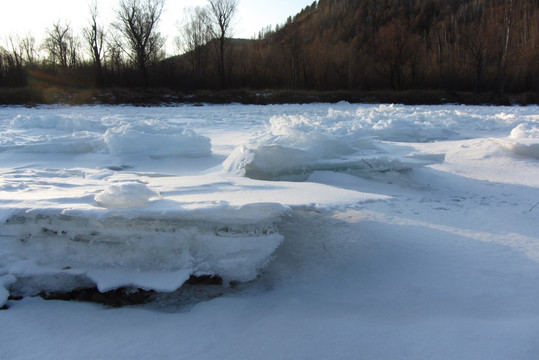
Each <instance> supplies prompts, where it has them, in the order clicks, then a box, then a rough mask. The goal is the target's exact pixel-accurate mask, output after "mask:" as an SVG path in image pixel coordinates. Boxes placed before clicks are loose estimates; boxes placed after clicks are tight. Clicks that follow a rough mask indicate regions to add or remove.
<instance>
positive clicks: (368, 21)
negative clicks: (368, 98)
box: [231, 0, 539, 92]
mask: <svg viewBox="0 0 539 360" xmlns="http://www.w3.org/2000/svg"><path fill="white" fill-rule="evenodd" d="M238 52H240V51H238ZM241 52H242V54H241V56H238V57H236V58H235V60H234V61H233V67H232V68H231V71H232V77H231V79H233V80H234V81H235V82H236V84H237V85H241V86H255V87H256V86H258V87H283V86H284V87H292V88H296V87H297V88H314V89H358V90H374V89H393V90H402V89H444V90H464V91H499V92H503V91H512V92H520V91H538V90H539V1H537V0H320V1H319V2H318V3H317V2H314V3H313V4H312V5H311V6H308V7H307V8H305V9H304V10H303V11H302V12H300V13H299V14H297V15H296V16H295V17H293V18H292V17H290V18H289V19H288V21H287V23H286V24H285V25H284V26H282V27H277V29H275V30H274V31H269V32H267V33H266V34H261V36H260V38H259V40H257V41H254V42H251V43H250V44H246V45H245V46H244V48H243V49H242V50H241ZM242 74H243V76H242Z"/></svg>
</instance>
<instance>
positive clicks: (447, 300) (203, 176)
mask: <svg viewBox="0 0 539 360" xmlns="http://www.w3.org/2000/svg"><path fill="white" fill-rule="evenodd" d="M538 159H539V108H538V107H534V106H531V107H467V106H420V107H408V106H398V105H350V104H346V103H340V104H333V105H330V104H316V105H302V106H300V105H284V106H263V107H262V106H241V105H227V106H209V105H208V106H203V107H193V106H178V107H163V108H135V107H105V106H104V107H74V108H69V107H42V108H37V109H25V108H13V107H5V108H0V168H1V169H0V171H1V173H0V221H1V225H0V304H5V305H6V306H7V307H8V309H7V310H3V311H0V324H1V325H0V348H1V349H2V354H3V356H5V357H6V358H13V359H17V358H19V359H28V358H38V357H39V358H46V359H48V358H51V359H52V358H55V359H56V358H75V357H76V358H82V359H95V358H103V357H116V358H150V357H151V358H165V359H166V358H169V359H177V358H197V359H215V358H222V359H238V358H261V359H265V358H267V359H274V358H290V359H313V358H329V359H358V358H362V359H363V358H364V359H388V358H390V359H464V358H469V359H509V358H511V359H536V358H537V354H538V353H539V336H538V335H537V334H539V302H538V301H537V299H539V236H538V234H539V225H538V224H539V180H538V179H539V163H538ZM191 275H219V276H221V277H222V278H223V279H224V280H225V283H228V282H231V281H234V282H239V283H240V284H239V285H237V286H233V287H230V288H226V287H225V288H220V290H218V291H217V292H218V293H219V294H221V296H218V297H213V296H214V295H211V296H210V295H209V293H210V292H211V291H215V290H211V291H210V290H207V289H206V288H198V289H187V288H185V289H184V287H182V285H183V284H184V282H185V281H186V280H187V279H188V278H189V277H190V276H191ZM91 286H97V287H98V289H99V290H100V291H108V290H111V289H115V288H118V287H133V288H141V289H153V290H157V291H159V292H161V293H162V294H163V295H162V296H160V297H157V298H156V301H154V302H152V303H150V304H147V305H144V306H137V307H127V308H122V309H110V308H107V307H104V306H101V305H96V304H87V303H76V302H60V301H45V300H41V299H40V298H38V297H32V296H33V295H36V294H38V293H39V292H42V291H69V290H73V289H77V288H81V287H91ZM177 289H179V290H177ZM10 294H11V295H12V296H24V298H23V299H22V300H8V297H9V296H10ZM167 294H168V295H167Z"/></svg>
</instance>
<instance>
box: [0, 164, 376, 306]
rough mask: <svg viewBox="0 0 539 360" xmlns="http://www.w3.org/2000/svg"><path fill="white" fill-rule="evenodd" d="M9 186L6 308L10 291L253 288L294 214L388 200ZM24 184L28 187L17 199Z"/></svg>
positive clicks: (210, 188)
mask: <svg viewBox="0 0 539 360" xmlns="http://www.w3.org/2000/svg"><path fill="white" fill-rule="evenodd" d="M3 181H4V182H5V183H6V184H7V185H8V186H4V187H3V188H1V189H0V198H1V200H2V201H1V202H0V222H1V225H0V239H1V242H2V251H1V252H0V276H7V275H9V278H4V277H2V279H3V280H2V281H3V283H4V285H2V286H0V290H1V291H2V293H0V295H1V296H2V298H5V297H6V296H7V295H6V289H5V288H6V287H7V288H8V289H9V291H10V292H11V293H12V294H13V295H23V296H24V295H35V294H37V293H40V292H48V291H62V292H65V291H72V290H75V289H78V288H87V287H93V286H97V288H98V289H99V290H100V291H108V290H112V289H116V288H120V287H134V288H141V289H147V290H150V289H151V290H157V291H174V290H176V289H177V288H179V287H181V286H182V284H183V283H184V282H185V281H187V280H188V279H189V277H190V276H192V275H194V276H202V275H210V276H212V275H217V276H219V277H221V278H223V280H224V281H225V282H230V281H249V280H252V279H254V278H255V277H256V276H257V275H258V274H259V272H260V270H261V269H262V268H264V266H265V265H266V264H267V263H268V261H269V260H270V259H271V256H272V254H273V252H274V251H275V250H276V249H277V247H278V246H279V245H280V244H281V242H282V241H283V236H282V235H281V234H280V233H279V224H280V222H281V220H282V219H283V217H286V216H287V215H288V214H289V213H290V211H292V209H293V208H295V207H298V206H299V207H304V206H316V207H319V208H325V207H338V206H345V205H350V204H359V203H363V202H365V201H373V200H381V199H384V197H383V196H378V195H373V194H364V193H360V192H357V191H351V190H345V189H338V188H335V187H331V186H327V185H322V184H314V183H308V184H299V183H286V182H282V183H266V182H259V181H254V180H250V179H245V178H237V177H230V176H227V175H224V174H219V173H212V174H210V175H203V176H164V175H158V174H151V176H147V175H140V174H137V173H128V172H114V171H110V170H99V169H95V170H91V169H76V170H75V169H72V170H59V169H58V170H54V169H48V170H46V171H45V170H42V171H37V170H32V171H27V172H25V173H24V174H23V173H20V172H17V171H14V172H12V173H9V174H5V175H3ZM16 182H20V183H23V184H24V187H23V188H21V189H18V190H15V191H14V190H13V185H12V184H14V183H16ZM8 280H9V281H8ZM3 301H5V299H4V300H3Z"/></svg>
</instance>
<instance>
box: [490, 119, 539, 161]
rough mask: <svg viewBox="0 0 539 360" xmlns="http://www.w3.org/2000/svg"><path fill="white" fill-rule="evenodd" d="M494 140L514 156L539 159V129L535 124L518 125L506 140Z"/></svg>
mask: <svg viewBox="0 0 539 360" xmlns="http://www.w3.org/2000/svg"><path fill="white" fill-rule="evenodd" d="M494 140H495V141H496V142H498V143H499V144H500V145H502V146H503V147H504V148H505V149H506V150H507V151H509V152H511V153H513V154H515V155H519V156H524V157H530V158H532V159H539V127H537V125H535V124H529V123H522V124H519V125H518V126H516V127H515V128H514V129H513V130H511V134H510V135H509V136H508V137H507V138H505V139H494Z"/></svg>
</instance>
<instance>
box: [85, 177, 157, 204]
mask: <svg viewBox="0 0 539 360" xmlns="http://www.w3.org/2000/svg"><path fill="white" fill-rule="evenodd" d="M157 198H159V194H158V193H157V192H155V191H153V190H151V189H150V188H148V186H146V185H144V184H141V183H133V182H128V183H120V184H112V185H109V186H107V188H106V189H105V190H103V191H101V192H100V193H98V194H97V195H96V196H95V201H96V202H97V203H98V204H99V205H100V206H103V207H106V208H112V209H129V208H135V207H140V206H146V205H148V204H149V203H150V201H151V200H153V199H157Z"/></svg>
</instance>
